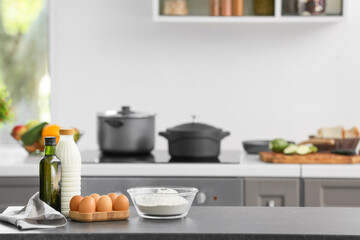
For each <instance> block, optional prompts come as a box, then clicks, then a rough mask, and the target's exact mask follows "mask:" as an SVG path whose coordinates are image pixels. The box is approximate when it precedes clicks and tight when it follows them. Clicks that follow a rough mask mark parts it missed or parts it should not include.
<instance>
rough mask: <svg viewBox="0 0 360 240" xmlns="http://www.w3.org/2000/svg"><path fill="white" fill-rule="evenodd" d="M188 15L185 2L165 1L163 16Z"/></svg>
mask: <svg viewBox="0 0 360 240" xmlns="http://www.w3.org/2000/svg"><path fill="white" fill-rule="evenodd" d="M188 13H189V10H188V6H187V1H186V0H165V1H164V15H171V16H185V15H187V14H188Z"/></svg>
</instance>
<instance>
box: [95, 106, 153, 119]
mask: <svg viewBox="0 0 360 240" xmlns="http://www.w3.org/2000/svg"><path fill="white" fill-rule="evenodd" d="M153 116H154V114H150V113H144V112H134V111H132V110H131V109H130V107H129V106H122V107H121V111H115V110H110V111H106V112H102V113H99V114H98V117H104V118H150V117H153Z"/></svg>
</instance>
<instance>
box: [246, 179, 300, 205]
mask: <svg viewBox="0 0 360 240" xmlns="http://www.w3.org/2000/svg"><path fill="white" fill-rule="evenodd" d="M245 206H268V207H290V206H291V207H293V206H300V179H297V178H245Z"/></svg>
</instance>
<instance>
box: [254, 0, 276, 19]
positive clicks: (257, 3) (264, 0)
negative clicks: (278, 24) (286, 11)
mask: <svg viewBox="0 0 360 240" xmlns="http://www.w3.org/2000/svg"><path fill="white" fill-rule="evenodd" d="M274 10H275V2H274V0H254V13H255V15H261V16H273V15H274Z"/></svg>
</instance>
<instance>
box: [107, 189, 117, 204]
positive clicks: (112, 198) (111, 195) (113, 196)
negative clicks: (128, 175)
mask: <svg viewBox="0 0 360 240" xmlns="http://www.w3.org/2000/svg"><path fill="white" fill-rule="evenodd" d="M108 196H109V197H110V198H111V201H112V205H113V206H114V204H115V198H117V196H118V195H117V194H116V193H114V192H112V193H109V194H108Z"/></svg>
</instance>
